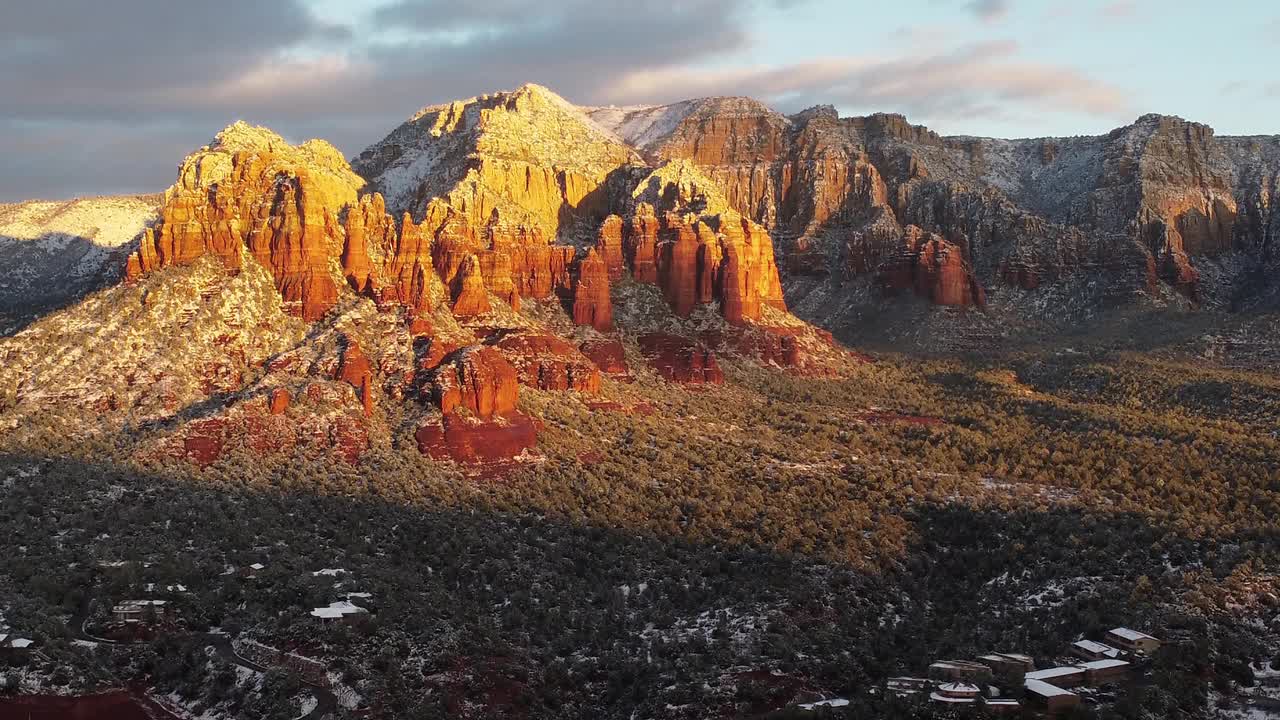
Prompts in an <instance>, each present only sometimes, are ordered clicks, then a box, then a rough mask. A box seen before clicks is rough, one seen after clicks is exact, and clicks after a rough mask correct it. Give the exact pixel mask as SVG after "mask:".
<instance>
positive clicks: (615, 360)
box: [580, 337, 630, 377]
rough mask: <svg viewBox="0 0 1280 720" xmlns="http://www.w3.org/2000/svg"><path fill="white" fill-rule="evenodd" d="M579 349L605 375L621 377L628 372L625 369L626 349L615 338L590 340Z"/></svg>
mask: <svg viewBox="0 0 1280 720" xmlns="http://www.w3.org/2000/svg"><path fill="white" fill-rule="evenodd" d="M580 349H581V350H582V354H583V355H586V356H587V359H589V360H590V361H591V362H593V363H595V365H596V367H598V368H600V372H603V373H605V374H606V375H612V376H615V377H623V376H626V375H627V374H628V372H630V371H629V369H628V368H627V353H626V349H625V348H624V347H623V345H622V341H621V340H619V339H617V338H604V337H600V338H595V339H591V340H588V341H586V342H584V343H582V346H581V348H580Z"/></svg>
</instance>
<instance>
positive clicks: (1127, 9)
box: [1102, 0, 1139, 20]
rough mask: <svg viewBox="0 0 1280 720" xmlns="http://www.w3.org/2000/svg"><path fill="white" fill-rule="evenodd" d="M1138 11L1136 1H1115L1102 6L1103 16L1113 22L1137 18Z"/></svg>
mask: <svg viewBox="0 0 1280 720" xmlns="http://www.w3.org/2000/svg"><path fill="white" fill-rule="evenodd" d="M1138 10H1139V8H1138V3H1137V1H1136V0H1115V2H1109V3H1107V4H1106V5H1103V6H1102V15H1103V17H1108V18H1111V19H1113V20H1121V19H1129V18H1134V17H1137V16H1138Z"/></svg>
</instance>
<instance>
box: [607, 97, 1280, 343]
mask: <svg viewBox="0 0 1280 720" xmlns="http://www.w3.org/2000/svg"><path fill="white" fill-rule="evenodd" d="M588 110H589V114H590V115H591V117H592V118H593V119H595V120H597V122H600V123H601V124H603V125H606V126H607V127H609V128H610V129H612V130H613V131H614V132H616V133H617V134H619V135H620V136H622V137H624V138H625V139H627V140H628V141H629V142H631V143H633V144H634V145H635V146H636V147H637V149H638V150H639V151H640V152H641V153H642V154H643V155H644V156H645V157H646V158H648V159H650V160H651V161H652V162H661V161H668V160H684V161H688V162H690V163H692V164H694V165H696V166H697V167H698V169H699V170H700V171H701V172H702V174H703V175H704V176H705V177H707V178H710V179H711V180H712V181H713V183H714V184H715V186H716V189H717V191H718V192H719V194H720V195H721V196H722V197H723V198H724V199H725V201H726V202H727V203H728V205H729V206H730V207H731V208H732V209H733V210H734V211H736V212H738V213H740V214H741V215H743V216H744V217H746V218H747V219H748V220H750V221H752V222H755V223H758V224H760V225H761V226H763V227H764V228H765V229H766V230H767V231H768V232H769V233H770V235H771V236H772V238H773V240H774V242H775V244H776V245H777V247H778V249H779V256H778V261H779V265H780V266H781V268H782V270H783V271H784V273H785V274H786V281H787V283H788V287H794V288H809V289H812V288H813V287H814V283H815V282H819V283H820V282H822V281H827V283H828V285H827V290H826V291H825V292H823V293H819V295H820V296H821V297H823V298H830V297H833V296H839V295H841V294H842V293H845V292H846V291H848V292H855V290H852V289H850V288H856V287H858V285H857V284H856V282H855V283H854V284H852V285H851V284H850V281H856V280H857V279H858V278H862V277H867V278H874V279H883V278H884V277H886V276H899V278H900V276H901V272H902V268H903V267H904V252H903V248H904V238H908V236H909V234H910V232H909V231H908V227H909V226H915V227H917V228H919V229H920V230H921V231H923V232H925V233H928V234H930V235H931V236H936V237H938V238H942V239H944V240H945V242H946V243H947V244H948V245H949V246H951V248H953V249H950V250H948V251H947V252H945V253H943V252H932V251H931V250H930V248H935V249H939V250H940V249H942V248H941V246H940V245H938V244H937V243H930V244H928V246H927V247H926V251H929V252H931V254H932V255H933V256H934V258H935V259H936V258H940V257H942V258H945V259H946V263H951V264H952V269H949V270H948V269H946V268H945V267H944V268H942V269H941V274H942V277H943V281H942V282H943V285H944V286H945V287H941V288H939V290H940V291H938V292H934V291H930V292H927V293H913V294H920V295H923V296H925V297H929V298H931V299H935V300H936V301H938V302H939V303H940V304H944V305H965V306H971V307H980V306H981V305H982V303H980V302H978V299H979V298H978V295H979V293H977V291H976V289H975V288H973V287H971V288H970V289H968V290H964V291H961V290H960V288H961V285H963V284H964V283H959V282H953V281H951V280H949V279H947V278H953V277H959V276H960V275H963V274H969V275H971V276H972V278H971V279H972V282H971V283H970V284H971V285H972V284H975V283H976V287H977V288H982V289H984V290H985V292H987V293H990V292H992V291H995V292H996V293H997V294H999V295H1000V296H1001V297H1002V298H1009V299H1010V301H1011V302H1017V303H1019V306H1020V307H1022V308H1025V312H1031V313H1043V312H1050V313H1052V312H1053V311H1054V308H1053V306H1052V305H1051V304H1050V305H1045V304H1043V303H1037V302H1036V301H1035V300H1034V299H1033V298H1026V297H1022V296H1019V295H1016V294H1010V293H1009V292H1008V289H1012V288H1016V289H1017V290H1018V291H1021V292H1034V291H1042V292H1043V291H1047V290H1048V289H1050V288H1053V287H1058V286H1061V287H1066V288H1073V287H1076V286H1079V285H1087V286H1089V292H1090V293H1092V294H1091V296H1090V298H1091V299H1088V300H1087V301H1086V304H1087V303H1097V302H1102V303H1104V304H1113V303H1125V302H1132V301H1135V300H1139V299H1142V298H1150V297H1155V296H1159V295H1161V294H1162V292H1163V290H1164V289H1169V290H1173V291H1176V293H1178V294H1181V295H1182V296H1184V297H1186V298H1187V299H1189V300H1191V301H1192V303H1193V304H1213V305H1223V304H1231V305H1233V306H1234V305H1235V304H1238V302H1239V301H1240V299H1241V297H1242V296H1243V297H1255V296H1258V295H1261V296H1268V293H1270V294H1271V295H1274V294H1275V293H1274V292H1272V291H1271V290H1269V289H1268V286H1266V284H1265V283H1263V287H1256V286H1254V285H1252V284H1251V283H1254V280H1253V279H1252V278H1257V277H1258V276H1259V275H1258V273H1257V272H1256V270H1253V271H1246V272H1243V273H1242V272H1240V271H1239V269H1240V268H1241V267H1242V266H1244V267H1252V268H1255V269H1259V268H1261V269H1263V274H1265V268H1267V267H1270V265H1268V262H1270V260H1269V258H1271V257H1272V255H1271V254H1268V253H1269V252H1270V250H1269V248H1272V247H1274V240H1273V238H1274V233H1275V231H1274V224H1273V221H1272V220H1271V217H1272V215H1271V213H1270V210H1269V208H1270V207H1271V206H1272V201H1271V197H1272V196H1273V193H1272V191H1271V189H1272V187H1273V186H1274V177H1275V174H1276V172H1277V171H1278V170H1280V141H1278V140H1277V139H1276V138H1220V137H1216V136H1215V135H1214V133H1213V131H1212V129H1211V128H1208V127H1206V126H1204V125H1199V124H1196V123H1191V122H1187V121H1185V120H1182V119H1181V118H1176V117H1166V116H1158V115H1148V116H1144V117H1142V118H1139V119H1138V120H1137V121H1136V122H1135V123H1133V124H1132V125H1129V126H1125V127H1122V128H1119V129H1117V130H1115V131H1114V132H1112V133H1109V134H1108V135H1104V136H1100V137H1073V138H1042V139H1035V140H996V139H988V138H970V137H966V138H948V137H941V136H939V135H937V134H935V133H933V132H931V131H929V130H928V129H927V128H924V127H921V126H917V125H912V124H911V123H909V122H908V121H907V120H906V119H905V118H903V117H902V116H900V115H885V114H878V115H871V116H867V117H849V118H841V117H839V115H838V113H837V112H836V111H835V110H834V109H833V108H830V107H822V106H820V107H815V108H812V109H810V110H806V111H804V112H802V113H797V114H795V115H791V116H785V115H783V114H781V113H778V112H775V111H773V110H771V109H770V108H768V107H766V106H764V105H762V104H760V103H758V102H755V101H753V100H750V99H747V98H708V99H701V100H691V101H686V102H682V103H676V104H674V105H668V106H655V107H641V108H626V109H616V108H589V109H588ZM657 219H658V220H659V221H660V220H661V213H660V212H659V213H658V214H657ZM646 221H648V222H646ZM632 222H633V223H636V226H635V227H634V230H633V233H632V234H633V235H635V236H642V235H643V233H644V232H645V231H646V230H647V225H648V224H652V221H649V219H648V218H645V217H644V216H637V217H635V218H633V219H632ZM909 245H910V242H909V240H908V241H907V242H905V246H909ZM957 253H958V254H959V258H958V259H953V258H955V256H956V255H957ZM634 254H635V257H636V259H637V262H636V265H637V268H638V275H639V276H641V277H647V275H646V274H647V273H648V272H649V270H648V261H649V257H648V255H647V253H646V247H645V246H644V245H640V246H638V247H637V248H636V251H635V253H634ZM964 268H967V270H963V269H964ZM1205 270H1208V271H1209V272H1208V273H1207V274H1206V272H1205ZM806 278H810V279H811V280H806ZM891 284H893V283H891ZM898 284H901V283H898ZM914 284H915V283H914V281H913V283H912V285H914ZM1259 291H1261V292H1259ZM824 306H825V307H824ZM840 306H841V303H830V302H826V303H822V304H821V305H816V306H814V307H812V308H808V307H807V308H805V313H806V314H807V315H809V316H816V317H818V318H820V319H821V318H822V317H827V316H826V315H824V312H825V313H829V312H839V311H838V310H830V309H829V308H833V307H836V308H838V307H840ZM829 319H830V318H829Z"/></svg>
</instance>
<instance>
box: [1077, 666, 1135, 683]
mask: <svg viewBox="0 0 1280 720" xmlns="http://www.w3.org/2000/svg"><path fill="white" fill-rule="evenodd" d="M1080 667H1082V668H1084V677H1085V682H1087V683H1089V684H1090V685H1108V684H1110V683H1114V682H1119V681H1121V680H1124V679H1125V678H1126V677H1128V676H1129V668H1130V667H1131V665H1130V664H1129V663H1128V662H1125V661H1124V660H1094V661H1092V662H1087V663H1082V664H1081V665H1080Z"/></svg>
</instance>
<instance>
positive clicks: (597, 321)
mask: <svg viewBox="0 0 1280 720" xmlns="http://www.w3.org/2000/svg"><path fill="white" fill-rule="evenodd" d="M573 321H574V322H575V323H577V324H579V325H589V326H591V327H593V328H595V329H596V330H599V331H600V332H608V331H610V330H612V329H613V302H612V300H610V298H609V268H608V266H607V265H606V264H605V261H604V259H602V258H601V257H600V256H599V255H597V254H596V251H595V250H594V249H592V250H589V251H587V255H586V257H584V258H583V259H582V260H580V261H579V262H578V272H577V279H576V280H574V285H573Z"/></svg>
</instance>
